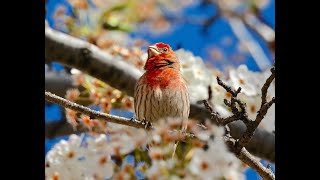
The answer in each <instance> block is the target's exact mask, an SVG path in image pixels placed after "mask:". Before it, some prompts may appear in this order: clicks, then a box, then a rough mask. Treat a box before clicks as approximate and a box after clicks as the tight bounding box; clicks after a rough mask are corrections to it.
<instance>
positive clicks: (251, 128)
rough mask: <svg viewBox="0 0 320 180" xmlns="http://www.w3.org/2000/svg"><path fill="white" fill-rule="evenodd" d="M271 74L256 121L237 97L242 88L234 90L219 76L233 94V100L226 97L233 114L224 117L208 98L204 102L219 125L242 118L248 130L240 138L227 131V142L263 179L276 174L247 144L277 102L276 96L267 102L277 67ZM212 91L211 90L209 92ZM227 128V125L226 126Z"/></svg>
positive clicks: (263, 92)
mask: <svg viewBox="0 0 320 180" xmlns="http://www.w3.org/2000/svg"><path fill="white" fill-rule="evenodd" d="M271 72H272V73H271V75H270V77H269V78H268V79H267V80H266V82H265V84H264V85H263V87H262V88H261V93H262V95H261V99H262V102H261V107H260V109H259V111H258V114H257V116H256V119H255V121H252V120H251V119H249V118H248V115H247V112H246V105H245V103H243V102H242V101H241V100H240V99H238V98H237V95H238V94H239V93H240V91H241V88H240V87H239V88H238V90H237V91H235V90H233V89H232V88H231V87H230V86H228V85H226V84H225V83H223V82H222V81H221V80H220V79H219V77H217V81H218V84H219V85H220V86H222V87H223V88H224V89H225V90H226V91H227V92H229V93H230V94H232V97H231V102H229V101H228V100H226V99H224V103H225V104H226V105H227V106H229V107H230V108H231V110H232V113H233V115H232V116H230V117H228V118H222V117H221V116H220V115H219V114H218V113H217V112H214V111H213V109H212V107H211V106H210V105H209V103H208V101H207V100H203V103H204V105H205V107H206V108H207V109H208V111H209V112H210V113H211V118H212V119H213V120H215V121H216V122H217V123H218V125H223V126H227V125H228V123H230V122H233V121H236V120H241V121H242V122H243V123H244V124H245V125H246V127H247V129H246V131H245V132H244V133H243V135H242V136H241V137H240V138H239V139H234V138H232V137H230V132H229V131H226V138H228V139H229V140H227V142H226V143H227V144H228V146H229V148H230V150H231V151H232V152H233V153H234V154H236V156H237V157H238V158H239V159H241V160H242V161H243V162H245V163H246V164H247V165H249V166H250V167H252V168H253V169H254V170H255V171H256V172H257V173H259V175H260V176H261V177H262V178H263V179H275V177H274V174H273V173H272V171H271V170H270V169H268V168H265V167H264V166H263V165H262V164H261V163H260V162H258V161H256V160H255V159H254V158H253V157H252V156H251V154H250V153H249V152H248V151H247V150H246V149H245V146H247V145H248V143H249V142H250V140H251V138H252V136H253V135H254V132H255V130H256V129H257V127H258V126H259V124H260V122H261V121H262V119H263V118H264V116H265V115H266V113H267V111H268V109H269V108H270V107H271V105H272V104H273V103H274V102H275V98H272V100H271V101H269V102H266V96H267V90H268V88H269V86H270V84H271V82H272V81H273V79H274V78H275V67H272V69H271ZM210 93H211V92H210V91H209V94H210ZM236 104H238V105H239V108H240V110H239V109H238V107H237V105H236ZM226 129H227V127H226ZM232 139H234V141H235V143H233V141H232Z"/></svg>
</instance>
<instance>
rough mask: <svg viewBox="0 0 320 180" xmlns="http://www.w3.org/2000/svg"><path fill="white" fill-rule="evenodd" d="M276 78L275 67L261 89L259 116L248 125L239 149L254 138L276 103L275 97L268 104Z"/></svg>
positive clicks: (240, 140)
mask: <svg viewBox="0 0 320 180" xmlns="http://www.w3.org/2000/svg"><path fill="white" fill-rule="evenodd" d="M274 78H275V66H273V67H272V68H271V75H270V76H269V77H268V78H267V80H266V82H265V83H264V85H263V86H262V88H261V106H260V109H259V110H258V114H257V116H256V119H255V121H250V123H249V124H246V125H247V130H246V132H245V133H244V134H243V136H242V137H241V138H240V139H239V148H242V147H245V146H246V145H247V144H248V143H249V141H250V140H251V138H252V136H253V135H254V132H255V130H256V129H257V127H258V126H259V124H260V123H261V121H262V119H263V118H264V117H265V115H266V114H267V112H268V109H269V108H270V107H271V106H272V104H273V103H275V97H273V98H272V100H271V101H269V102H267V100H266V97H267V91H268V88H269V87H270V84H271V82H272V81H273V80H274Z"/></svg>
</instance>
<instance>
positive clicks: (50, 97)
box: [45, 91, 195, 138]
mask: <svg viewBox="0 0 320 180" xmlns="http://www.w3.org/2000/svg"><path fill="white" fill-rule="evenodd" d="M45 99H46V101H49V102H52V103H55V104H58V105H60V106H62V107H65V108H68V109H71V110H74V111H77V112H79V113H81V114H85V115H87V116H89V117H90V118H91V119H98V120H102V121H106V122H110V123H116V124H121V125H126V126H131V127H135V128H143V129H146V130H152V129H154V127H153V126H152V124H151V123H150V122H147V121H139V120H137V119H134V118H131V119H128V118H125V117H120V116H114V115H110V114H106V113H102V112H98V111H95V110H92V109H90V108H88V107H84V106H81V105H79V104H77V103H74V102H71V101H69V100H67V99H64V98H62V97H59V96H57V95H55V94H52V93H51V92H48V91H45ZM65 122H66V121H60V122H58V123H53V124H54V126H56V127H58V128H55V127H52V126H51V127H46V128H48V129H46V130H50V131H51V132H53V131H55V130H57V129H59V128H61V125H60V124H63V123H65ZM52 129H53V130H52ZM76 132H79V133H80V132H85V130H84V129H83V128H80V129H79V130H77V131H76ZM173 132H178V133H181V135H182V138H195V135H194V134H192V133H186V132H180V131H175V130H172V131H169V133H173ZM72 133H74V132H72ZM50 135H51V136H53V134H48V136H49V137H50ZM63 135H65V134H63Z"/></svg>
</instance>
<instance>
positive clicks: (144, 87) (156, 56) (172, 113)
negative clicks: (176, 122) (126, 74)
mask: <svg viewBox="0 0 320 180" xmlns="http://www.w3.org/2000/svg"><path fill="white" fill-rule="evenodd" d="M144 69H145V70H146V72H145V73H144V74H143V75H142V76H141V77H140V79H139V80H138V82H137V84H136V87H135V93H134V110H135V113H136V118H137V119H139V120H146V121H149V122H156V121H158V120H159V119H161V118H167V117H172V118H179V119H181V120H182V121H181V122H183V121H185V120H187V119H188V116H189V110H190V103H189V95H188V89H187V87H186V82H185V80H184V79H183V78H182V76H181V74H180V63H179V60H178V58H177V57H176V55H175V53H174V51H173V50H172V49H171V47H170V46H169V45H167V44H164V43H156V44H154V45H152V46H149V47H148V60H147V62H146V64H145V66H144ZM182 128H183V129H184V130H185V129H186V127H185V126H184V127H182Z"/></svg>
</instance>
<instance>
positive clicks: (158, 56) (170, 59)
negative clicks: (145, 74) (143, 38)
mask: <svg viewBox="0 0 320 180" xmlns="http://www.w3.org/2000/svg"><path fill="white" fill-rule="evenodd" d="M166 68H174V69H176V70H178V71H179V70H180V65H179V60H178V58H177V57H176V54H175V53H174V51H173V50H172V49H171V47H170V46H169V45H168V44H164V43H162V42H160V43H156V44H153V45H151V46H149V47H148V60H147V62H146V65H145V66H144V69H145V70H146V71H149V70H154V69H159V70H160V69H166Z"/></svg>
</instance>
